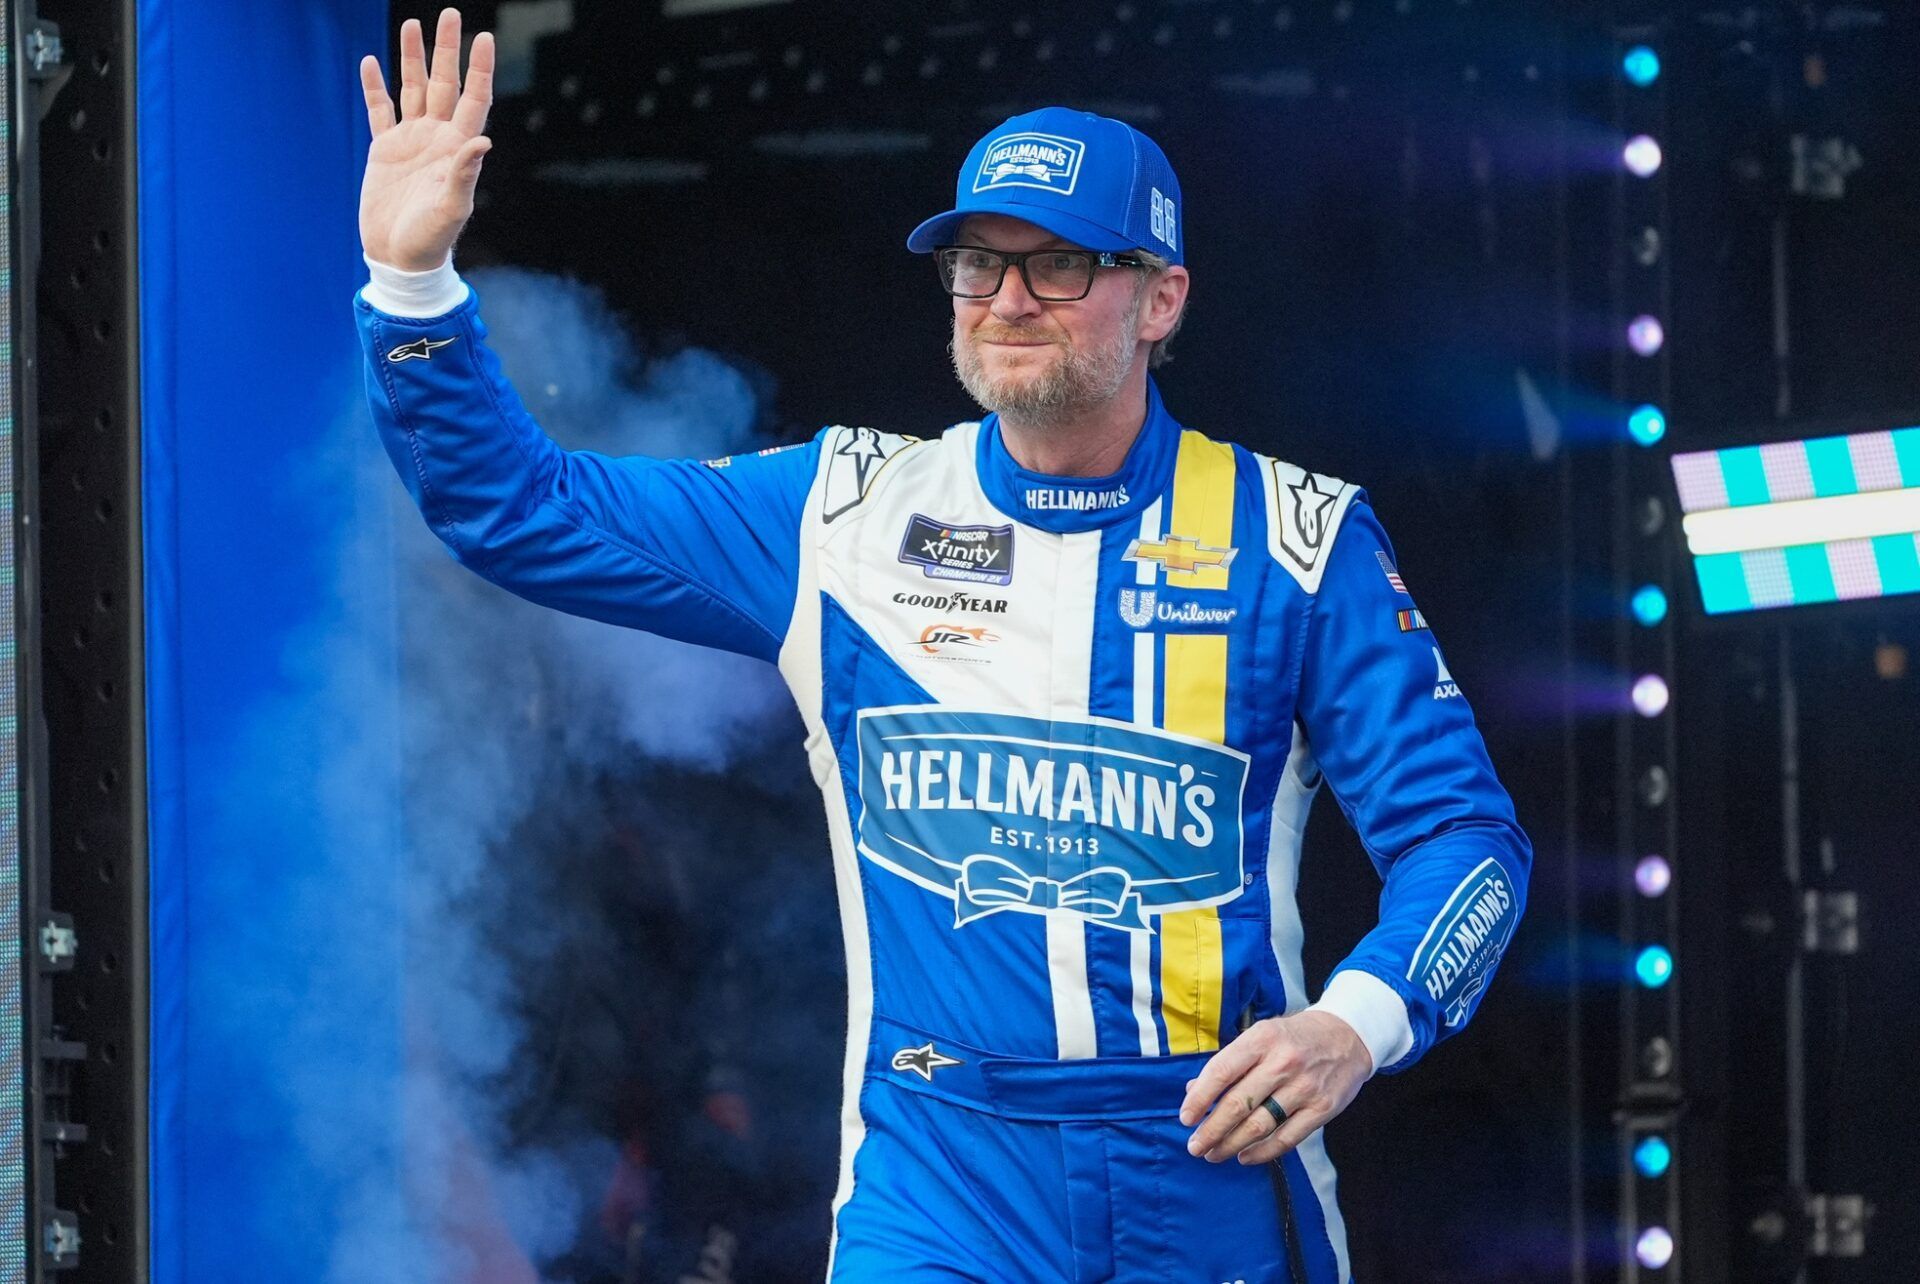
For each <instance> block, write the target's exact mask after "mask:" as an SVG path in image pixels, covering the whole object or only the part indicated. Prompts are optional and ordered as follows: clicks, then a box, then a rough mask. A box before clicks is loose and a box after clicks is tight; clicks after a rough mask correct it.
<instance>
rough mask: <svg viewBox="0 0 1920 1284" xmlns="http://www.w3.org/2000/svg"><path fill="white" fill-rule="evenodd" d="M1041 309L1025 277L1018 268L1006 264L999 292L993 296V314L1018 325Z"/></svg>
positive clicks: (1009, 323)
mask: <svg viewBox="0 0 1920 1284" xmlns="http://www.w3.org/2000/svg"><path fill="white" fill-rule="evenodd" d="M1042 311H1044V309H1043V308H1042V307H1041V306H1040V301H1039V300H1038V299H1036V298H1034V297H1033V291H1031V290H1029V289H1027V279H1026V278H1025V277H1024V276H1021V275H1020V269H1019V268H1017V267H1014V266H1013V265H1012V264H1008V265H1007V275H1006V277H1005V278H1004V279H1003V280H1002V281H1001V282H1000V293H998V294H996V295H994V296H993V315H994V316H995V317H996V318H997V319H999V320H1000V321H1002V322H1004V323H1006V324H1008V325H1018V324H1020V323H1021V322H1022V321H1030V320H1032V319H1033V318H1034V317H1037V316H1039V315H1040V314H1041V312H1042Z"/></svg>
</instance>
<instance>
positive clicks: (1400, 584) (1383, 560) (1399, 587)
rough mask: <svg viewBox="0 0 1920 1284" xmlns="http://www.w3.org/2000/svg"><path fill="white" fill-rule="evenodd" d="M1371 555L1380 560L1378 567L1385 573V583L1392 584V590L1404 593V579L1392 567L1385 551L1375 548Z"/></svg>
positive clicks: (1405, 589)
mask: <svg viewBox="0 0 1920 1284" xmlns="http://www.w3.org/2000/svg"><path fill="white" fill-rule="evenodd" d="M1373 555H1374V556H1375V557H1376V558H1378V559H1379V560H1380V569H1381V570H1383V571H1385V572H1386V573H1387V583H1389V584H1391V585H1393V591H1394V592H1396V593H1406V591H1407V585H1406V581H1404V580H1402V579H1401V578H1400V572H1398V571H1396V570H1394V569H1393V563H1392V562H1391V561H1389V560H1388V559H1387V555H1386V553H1385V552H1383V551H1381V550H1379V549H1375V550H1374V553H1373ZM1408 596H1409V597H1411V596H1412V594H1408Z"/></svg>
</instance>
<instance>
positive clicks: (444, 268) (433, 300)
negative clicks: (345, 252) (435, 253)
mask: <svg viewBox="0 0 1920 1284" xmlns="http://www.w3.org/2000/svg"><path fill="white" fill-rule="evenodd" d="M360 257H361V258H362V259H364V260H365V261H366V264H367V274H368V276H369V278H370V279H369V280H368V282H367V284H366V285H364V286H362V287H361V289H360V297H361V298H363V299H365V300H366V301H367V305H368V306H369V307H373V308H378V309H379V310H380V311H382V312H385V313H388V314H389V315H391V316H396V317H437V316H441V315H443V314H444V313H448V312H451V311H453V310H454V309H455V308H457V307H459V306H460V305H461V304H462V303H465V302H466V301H467V294H468V287H467V283H466V282H465V281H463V280H461V279H460V274H459V273H458V272H456V271H454V270H453V253H452V251H448V253H447V261H446V262H444V263H442V264H441V265H440V266H439V267H437V268H429V269H428V270H427V271H425V272H409V271H407V270H406V269H404V268H397V267H394V266H393V265H392V264H390V263H380V262H376V261H375V260H373V259H370V258H367V256H366V254H365V252H362V253H361V255H360Z"/></svg>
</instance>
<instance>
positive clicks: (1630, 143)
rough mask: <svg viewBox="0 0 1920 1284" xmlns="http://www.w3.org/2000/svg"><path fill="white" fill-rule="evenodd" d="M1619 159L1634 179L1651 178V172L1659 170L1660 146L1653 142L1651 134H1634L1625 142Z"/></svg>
mask: <svg viewBox="0 0 1920 1284" xmlns="http://www.w3.org/2000/svg"><path fill="white" fill-rule="evenodd" d="M1620 159H1621V160H1623V161H1625V162H1626V164H1627V169H1628V171H1629V172H1630V173H1632V174H1633V175H1634V176H1635V177H1637V178H1652V177H1653V172H1654V171H1655V170H1657V169H1659V168H1660V144H1659V143H1656V142H1654V141H1653V136H1652V135H1651V134H1635V135H1634V136H1633V137H1632V138H1629V139H1628V140H1627V145H1626V147H1625V148H1623V149H1622V150H1621V152H1620Z"/></svg>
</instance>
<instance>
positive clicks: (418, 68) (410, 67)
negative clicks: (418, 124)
mask: <svg viewBox="0 0 1920 1284" xmlns="http://www.w3.org/2000/svg"><path fill="white" fill-rule="evenodd" d="M426 109H427V51H426V46H425V45H424V44H423V43H422V41H421V38H420V20H419V19H418V18H408V19H407V20H406V21H405V22H403V23H401V24H400V119H401V120H413V119H415V118H416V117H418V116H420V115H422V114H423V113H424V112H425V111H426Z"/></svg>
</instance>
